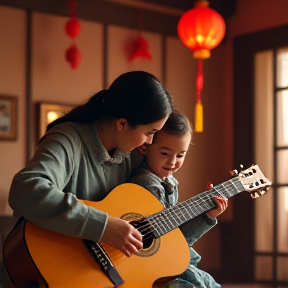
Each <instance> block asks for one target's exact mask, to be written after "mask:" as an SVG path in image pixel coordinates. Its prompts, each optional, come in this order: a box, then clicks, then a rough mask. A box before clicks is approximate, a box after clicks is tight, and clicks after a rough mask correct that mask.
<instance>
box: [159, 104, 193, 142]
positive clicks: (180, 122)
mask: <svg viewBox="0 0 288 288" xmlns="http://www.w3.org/2000/svg"><path fill="white" fill-rule="evenodd" d="M161 130H163V131H166V132H167V133H168V134H173V135H184V134H186V133H187V132H190V133H191V134H193V129H192V125H191V123H190V121H189V120H188V118H187V117H186V116H185V115H184V114H182V113H180V112H179V111H178V110H176V109H174V110H173V111H172V113H171V114H170V116H169V118H168V119H167V121H166V122H165V124H164V126H163V128H162V129H161ZM156 137H157V133H156V134H155V136H154V139H155V138H156Z"/></svg>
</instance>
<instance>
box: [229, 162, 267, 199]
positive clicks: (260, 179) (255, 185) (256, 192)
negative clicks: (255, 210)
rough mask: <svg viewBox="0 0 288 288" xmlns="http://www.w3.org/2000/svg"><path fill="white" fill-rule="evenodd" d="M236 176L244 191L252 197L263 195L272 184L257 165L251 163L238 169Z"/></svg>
mask: <svg viewBox="0 0 288 288" xmlns="http://www.w3.org/2000/svg"><path fill="white" fill-rule="evenodd" d="M234 171H235V170H234ZM236 172H237V171H236ZM234 173H235V172H234ZM235 174H237V173H235ZM235 176H236V175H235ZM237 177H238V178H239V180H240V182H241V184H242V185H243V186H244V188H245V191H246V192H248V193H250V196H251V197H252V198H258V197H260V196H262V195H264V194H265V193H266V192H267V191H268V189H269V188H270V187H271V185H272V183H271V182H270V181H269V180H268V179H267V178H266V177H265V176H264V174H263V173H262V171H261V170H260V168H259V166H258V165H252V166H251V167H250V168H248V169H245V170H242V171H240V172H239V174H237Z"/></svg>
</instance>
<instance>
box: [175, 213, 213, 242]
mask: <svg viewBox="0 0 288 288" xmlns="http://www.w3.org/2000/svg"><path fill="white" fill-rule="evenodd" d="M216 224H217V219H216V218H213V219H212V218H210V217H208V216H207V215H206V213H203V214H201V215H199V216H197V217H195V218H192V219H191V220H189V221H188V222H186V223H184V224H182V225H181V226H180V227H179V228H180V230H181V231H182V233H183V234H184V236H185V238H186V240H187V242H188V244H189V245H190V246H191V245H193V244H194V243H195V242H196V241H197V240H198V239H199V238H201V237H202V236H203V235H204V234H205V233H206V232H208V231H209V230H210V229H211V228H212V227H214V226H215V225H216Z"/></svg>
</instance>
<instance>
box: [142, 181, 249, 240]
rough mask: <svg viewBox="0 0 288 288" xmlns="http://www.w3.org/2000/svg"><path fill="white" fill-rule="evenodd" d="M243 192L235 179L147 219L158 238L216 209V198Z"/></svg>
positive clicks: (240, 184)
mask: <svg viewBox="0 0 288 288" xmlns="http://www.w3.org/2000/svg"><path fill="white" fill-rule="evenodd" d="M242 191H244V187H243V185H242V183H241V182H240V181H239V179H238V178H237V177H235V178H232V179H230V180H228V181H226V182H223V183H221V184H219V185H217V186H215V187H213V188H212V189H210V190H207V191H205V192H203V193H200V194H198V195H196V196H193V197H191V198H189V199H187V200H185V201H183V202H181V203H178V204H176V205H174V206H172V207H169V208H166V209H164V210H162V211H161V212H158V213H155V214H152V215H150V216H149V217H147V219H148V220H149V222H150V224H151V225H152V227H153V233H154V235H155V237H156V238H158V237H160V236H162V235H164V234H166V233H168V232H170V231H171V230H173V229H175V228H177V227H179V226H180V225H182V224H184V223H185V222H187V221H189V220H191V219H192V218H194V217H196V216H198V215H200V214H202V213H204V212H206V211H208V210H210V209H212V208H214V207H215V201H214V200H213V199H214V198H215V197H218V196H222V197H225V198H227V199H228V198H231V197H232V196H234V195H236V194H238V193H240V192H242Z"/></svg>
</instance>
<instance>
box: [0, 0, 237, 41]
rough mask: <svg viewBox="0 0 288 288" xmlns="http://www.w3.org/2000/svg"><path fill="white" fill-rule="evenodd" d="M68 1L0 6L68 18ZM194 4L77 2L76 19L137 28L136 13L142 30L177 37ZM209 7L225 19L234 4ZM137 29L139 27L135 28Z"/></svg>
mask: <svg viewBox="0 0 288 288" xmlns="http://www.w3.org/2000/svg"><path fill="white" fill-rule="evenodd" d="M68 1H69V0H49V1H47V0H0V5H6V6H11V7H16V8H20V9H25V10H27V11H28V12H29V11H30V12H34V11H36V12H42V13H49V14H55V15H61V16H66V17H67V16H68V17H69V2H68ZM195 1H196V0H76V3H77V9H76V12H77V17H78V18H79V19H84V20H88V21H96V22H101V23H104V24H112V25H119V26H124V27H128V28H134V29H135V28H137V21H139V19H138V18H139V12H141V13H142V15H143V19H144V20H143V23H142V28H143V30H146V31H151V32H157V33H161V34H163V35H177V23H178V21H179V19H180V17H181V16H182V15H183V13H184V12H185V11H187V10H189V9H192V8H193V7H194V3H195ZM209 4H210V5H209V7H210V8H212V9H214V10H216V11H217V12H219V13H220V14H221V15H222V16H223V18H224V19H227V18H228V17H229V16H232V15H233V14H234V13H235V12H236V0H209ZM138 28H139V27H138Z"/></svg>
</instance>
